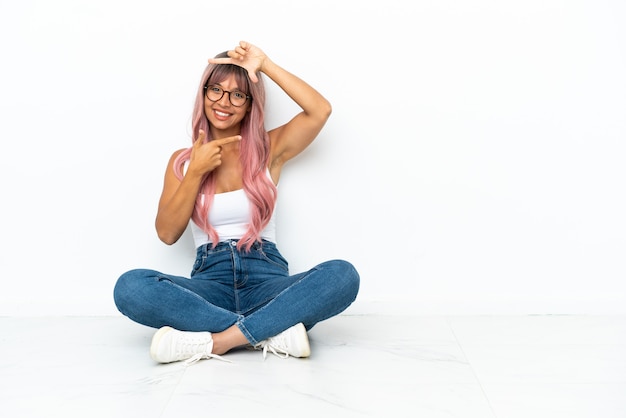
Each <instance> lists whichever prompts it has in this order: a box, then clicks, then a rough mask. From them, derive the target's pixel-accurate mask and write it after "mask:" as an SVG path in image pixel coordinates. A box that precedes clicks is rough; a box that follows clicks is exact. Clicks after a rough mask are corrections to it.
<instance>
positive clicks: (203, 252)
mask: <svg viewBox="0 0 626 418" xmlns="http://www.w3.org/2000/svg"><path fill="white" fill-rule="evenodd" d="M236 244H237V241H235V240H230V241H225V242H221V243H219V244H218V245H217V246H216V247H215V248H211V245H210V244H207V245H203V246H200V247H198V249H197V253H196V260H195V262H194V265H193V268H192V271H191V276H190V278H186V277H180V276H172V275H168V274H163V273H160V272H158V271H154V270H147V269H136V270H131V271H128V272H126V273H124V274H122V275H121V276H120V278H119V279H118V281H117V283H116V285H115V289H114V292H113V295H114V300H115V304H116V306H117V308H118V309H119V311H120V312H121V313H122V314H124V315H126V316H127V317H129V318H130V319H132V320H133V321H135V322H138V323H140V324H143V325H147V326H149V327H153V328H160V327H162V326H165V325H169V326H171V327H173V328H176V329H179V330H182V331H209V332H220V331H223V330H225V329H226V328H229V327H230V326H232V325H233V324H236V325H237V327H238V328H239V329H240V330H241V332H243V334H244V335H245V337H246V338H247V339H248V341H249V342H250V344H253V345H254V344H257V343H259V342H260V341H263V340H265V339H267V338H269V337H273V336H275V335H277V334H279V333H280V332H282V331H284V330H286V329H287V328H289V327H291V326H293V325H295V324H297V323H299V322H302V323H303V324H304V326H305V327H306V329H307V330H308V329H311V328H312V327H313V326H314V325H315V324H316V323H318V322H320V321H322V320H325V319H328V318H330V317H332V316H335V315H337V314H339V313H340V312H342V311H344V310H345V309H346V308H347V307H348V306H349V305H350V304H351V303H352V302H353V301H354V300H355V299H356V296H357V293H358V291H359V282H360V278H359V274H358V273H357V271H356V270H355V268H354V267H353V266H352V264H350V263H348V262H347V261H343V260H331V261H327V262H325V263H321V264H319V265H317V266H315V267H314V268H312V269H311V270H309V271H306V272H303V273H299V274H295V275H290V274H289V270H288V264H287V261H286V260H285V259H284V258H283V256H282V255H281V254H280V252H279V251H278V249H277V248H276V245H275V244H274V243H272V242H269V241H263V242H262V243H257V244H255V245H254V246H253V247H252V249H251V250H250V251H249V252H245V251H239V250H238V249H237V247H236Z"/></svg>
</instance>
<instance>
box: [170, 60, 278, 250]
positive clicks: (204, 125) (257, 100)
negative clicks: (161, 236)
mask: <svg viewBox="0 0 626 418" xmlns="http://www.w3.org/2000/svg"><path fill="white" fill-rule="evenodd" d="M221 57H227V55H226V53H225V52H223V53H221V54H219V55H217V56H216V58H221ZM231 74H234V75H235V80H236V81H237V86H238V87H239V90H241V91H242V92H244V93H246V94H248V95H250V96H252V99H251V103H250V111H249V112H248V113H247V114H246V116H245V117H244V118H243V120H242V121H241V142H240V156H239V159H240V161H241V166H242V167H243V173H242V180H243V189H244V191H245V193H246V195H247V196H248V199H249V200H250V205H251V214H250V215H251V216H250V218H251V219H250V224H249V226H248V230H247V232H246V233H245V234H244V235H243V237H241V239H240V240H239V242H238V243H237V248H239V249H242V248H243V249H245V250H246V251H249V250H250V248H251V247H252V245H253V244H254V243H255V242H260V241H261V232H262V231H263V229H264V228H265V226H266V225H267V224H268V222H269V220H270V218H271V217H272V213H273V211H274V205H275V203H276V198H277V191H276V186H275V185H274V183H273V182H272V181H271V179H270V178H269V177H268V175H267V172H266V170H267V167H268V163H269V156H270V141H269V135H268V134H267V131H266V130H265V125H264V114H265V112H264V107H265V86H264V85H263V80H262V79H261V74H260V73H258V74H257V77H259V81H258V82H257V83H252V82H251V81H250V78H249V77H248V73H247V71H246V70H245V69H244V68H241V67H239V66H237V65H233V64H209V65H208V66H207V67H206V69H205V70H204V73H203V75H202V80H201V82H200V87H199V88H198V93H197V95H196V102H195V105H194V109H193V115H192V121H191V124H192V144H193V142H194V141H195V140H196V139H197V138H198V136H199V132H200V130H203V131H204V132H206V135H207V137H206V140H205V142H208V141H211V140H213V138H212V137H211V130H210V129H209V121H208V119H207V117H206V115H205V113H204V87H205V86H206V85H209V84H216V83H219V82H221V81H223V80H225V79H226V78H227V77H228V76H230V75H231ZM191 148H192V147H189V148H188V149H186V150H184V151H183V152H181V153H180V154H179V155H178V157H177V158H176V161H174V173H175V174H176V176H177V177H178V178H179V179H181V180H182V178H183V176H184V174H183V167H184V164H185V163H186V162H187V161H189V158H190V155H191ZM214 195H215V176H214V175H213V172H210V173H208V174H207V175H206V176H205V177H204V179H203V181H202V185H201V186H200V191H199V193H198V196H197V198H196V205H195V207H194V211H193V214H192V216H191V219H192V220H193V222H195V224H196V225H198V226H199V227H200V228H201V229H202V230H203V231H205V232H206V233H207V234H208V236H209V239H210V240H211V243H212V244H213V247H215V246H216V245H217V243H218V242H219V236H218V234H217V231H215V228H213V226H212V225H211V224H210V223H209V219H208V214H209V210H210V208H211V204H212V203H213V196H214Z"/></svg>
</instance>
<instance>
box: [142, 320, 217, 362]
mask: <svg viewBox="0 0 626 418" xmlns="http://www.w3.org/2000/svg"><path fill="white" fill-rule="evenodd" d="M211 350H213V338H212V336H211V333H210V332H190V331H179V330H177V329H174V328H172V327H162V328H161V329H159V330H158V331H157V332H156V334H154V337H152V344H151V345H150V356H151V357H152V359H153V360H154V361H156V362H158V363H172V362H174V361H181V360H186V363H187V364H193V363H195V362H197V361H198V360H201V359H205V358H218V359H220V360H224V361H228V360H226V359H224V358H222V357H220V356H218V355H217V354H212V353H211Z"/></svg>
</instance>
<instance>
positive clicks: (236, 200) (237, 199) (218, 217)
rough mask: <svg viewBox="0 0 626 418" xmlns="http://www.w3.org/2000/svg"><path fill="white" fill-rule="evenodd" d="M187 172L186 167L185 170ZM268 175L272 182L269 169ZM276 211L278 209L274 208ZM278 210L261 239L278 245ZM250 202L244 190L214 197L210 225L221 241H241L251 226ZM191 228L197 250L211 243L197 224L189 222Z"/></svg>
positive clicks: (210, 211) (210, 212) (218, 194)
mask: <svg viewBox="0 0 626 418" xmlns="http://www.w3.org/2000/svg"><path fill="white" fill-rule="evenodd" d="M184 170H185V171H187V167H186V165H185V168H184ZM267 175H268V177H269V178H270V180H271V176H270V173H269V169H268V170H267ZM274 209H276V208H274ZM275 218H276V210H274V211H273V212H272V217H271V218H270V221H269V223H268V224H267V225H266V227H265V229H264V230H263V231H262V232H261V238H262V239H265V240H268V241H271V242H273V243H276V219H275ZM250 219H251V216H250V200H249V199H248V196H247V195H246V192H245V191H244V190H243V189H239V190H234V191H232V192H225V193H216V194H215V195H214V196H213V204H212V205H211V209H210V210H209V223H210V224H211V225H212V226H213V228H215V231H216V232H217V235H218V237H219V241H220V242H222V241H228V240H231V239H241V237H243V235H244V234H245V233H246V231H248V225H249V224H250ZM189 228H190V229H191V233H192V235H193V241H194V243H195V246H196V248H198V247H200V246H201V245H204V244H208V243H210V242H211V240H210V238H209V234H207V233H206V232H204V231H203V230H202V228H200V227H199V226H198V225H196V223H195V222H194V221H193V220H191V221H189Z"/></svg>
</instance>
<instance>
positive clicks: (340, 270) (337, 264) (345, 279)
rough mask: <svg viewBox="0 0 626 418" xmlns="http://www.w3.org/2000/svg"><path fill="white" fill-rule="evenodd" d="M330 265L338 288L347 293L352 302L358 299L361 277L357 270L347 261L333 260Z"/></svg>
mask: <svg viewBox="0 0 626 418" xmlns="http://www.w3.org/2000/svg"><path fill="white" fill-rule="evenodd" d="M328 264H329V267H330V268H331V269H332V270H333V278H334V280H335V281H336V283H337V287H339V288H341V290H343V291H344V292H346V294H347V295H349V296H350V297H351V298H352V300H354V299H356V295H357V294H358V293H359V286H360V283H361V277H360V276H359V272H358V271H357V270H356V268H355V267H354V266H353V265H352V263H350V262H348V261H345V260H332V261H329V262H328Z"/></svg>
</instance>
